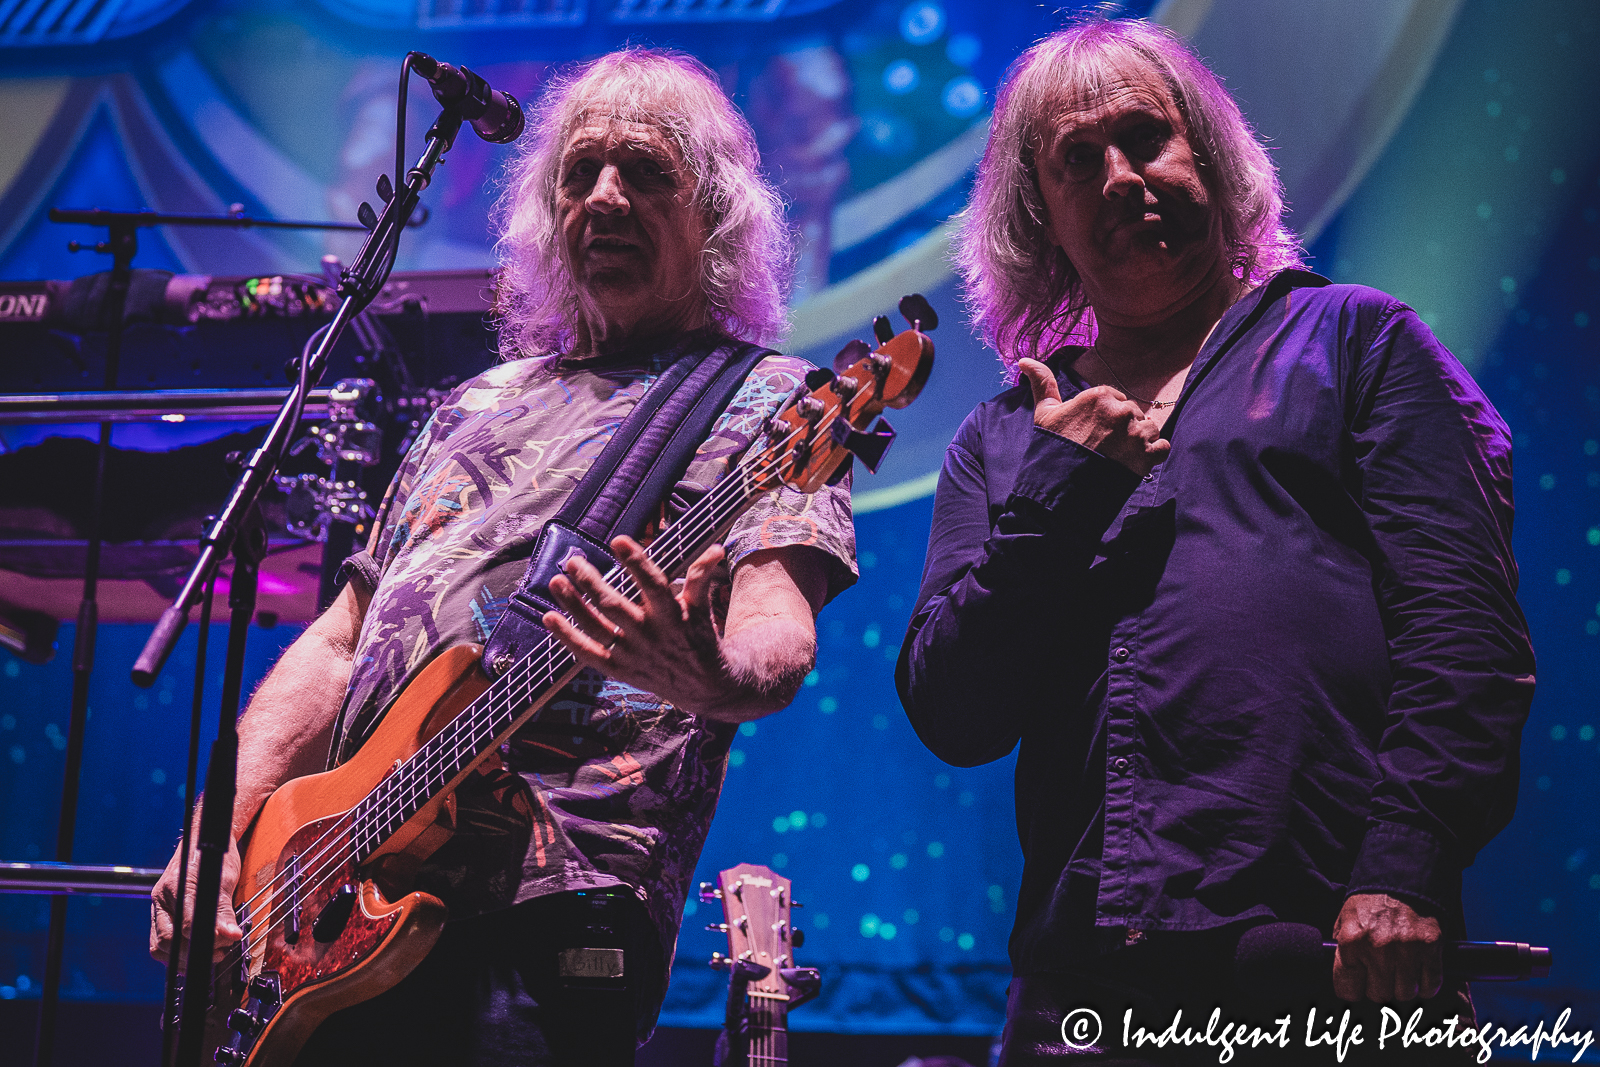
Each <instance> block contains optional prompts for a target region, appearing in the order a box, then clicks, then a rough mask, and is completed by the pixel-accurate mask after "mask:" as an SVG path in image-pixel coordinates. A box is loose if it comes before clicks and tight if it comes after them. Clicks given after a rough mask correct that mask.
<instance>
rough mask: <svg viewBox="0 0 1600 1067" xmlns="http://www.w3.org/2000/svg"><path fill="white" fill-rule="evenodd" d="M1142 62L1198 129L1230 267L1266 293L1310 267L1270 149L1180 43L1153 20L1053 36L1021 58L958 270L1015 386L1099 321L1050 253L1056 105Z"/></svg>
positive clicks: (1074, 276) (1077, 283)
mask: <svg viewBox="0 0 1600 1067" xmlns="http://www.w3.org/2000/svg"><path fill="white" fill-rule="evenodd" d="M1128 60H1132V61H1134V62H1135V63H1138V64H1139V65H1141V66H1143V65H1148V66H1150V67H1153V68H1155V70H1157V71H1159V72H1160V74H1161V77H1162V78H1163V80H1164V81H1165V82H1166V86H1167V90H1168V91H1169V92H1170V93H1171V94H1172V99H1173V102H1174V103H1176V104H1177V106H1178V110H1179V111H1180V113H1181V114H1182V115H1183V118H1184V121H1185V122H1186V123H1187V125H1188V131H1187V132H1188V136H1189V143H1190V146H1191V148H1192V150H1193V151H1194V154H1195V160H1196V163H1197V164H1198V166H1199V171H1200V175H1201V177H1202V179H1203V180H1204V181H1205V183H1206V187H1207V188H1208V189H1209V190H1210V192H1211V195H1212V197H1213V202H1214V204H1215V207H1216V210H1215V211H1214V212H1213V215H1212V226H1213V227H1214V230H1213V235H1214V236H1215V235H1216V233H1217V231H1220V236H1221V239H1222V242H1223V245H1224V247H1225V248H1226V249H1227V254H1228V258H1229V262H1230V265H1231V266H1232V269H1233V271H1234V273H1235V275H1237V276H1238V277H1239V278H1241V279H1244V280H1245V281H1247V282H1250V283H1251V284H1255V283H1258V282H1260V281H1262V280H1263V279H1265V278H1266V277H1267V276H1268V275H1270V274H1272V273H1273V272H1274V271H1277V270H1280V269H1282V268H1284V267H1289V266H1297V265H1299V264H1300V263H1301V261H1302V260H1301V252H1300V244H1299V241H1298V240H1297V239H1296V237H1295V236H1294V234H1292V233H1291V232H1290V231H1289V230H1288V229H1287V228H1286V227H1285V226H1284V224H1283V213H1284V203H1283V187H1282V185H1281V184H1280V183H1279V181H1278V172H1277V169H1276V168H1275V167H1274V166H1273V165H1272V161H1271V159H1269V158H1268V156H1267V151H1266V148H1265V147H1264V146H1263V145H1262V144H1261V142H1260V141H1259V140H1258V139H1257V138H1256V135H1255V133H1254V131H1253V130H1251V128H1250V126H1249V124H1248V123H1247V122H1246V121H1245V119H1244V116H1243V115H1242V114H1241V113H1240V112H1239V105H1238V104H1236V103H1235V102H1234V100H1233V97H1232V96H1231V95H1230V94H1229V93H1228V90H1227V89H1226V88H1225V87H1224V86H1223V84H1222V81H1221V79H1219V78H1218V77H1217V76H1216V75H1215V74H1213V73H1212V72H1211V70H1210V69H1209V68H1207V67H1206V65H1205V64H1204V63H1203V62H1201V60H1200V58H1199V57H1198V56H1196V55H1195V53H1194V51H1193V50H1192V49H1190V47H1189V46H1188V45H1187V44H1186V43H1184V42H1183V41H1182V40H1181V39H1179V38H1178V37H1177V36H1176V35H1175V34H1173V33H1171V32H1170V31H1168V30H1166V29H1164V28H1162V27H1160V26H1156V25H1153V24H1151V23H1149V22H1145V21H1143V20H1133V19H1106V18H1103V17H1094V18H1090V19H1087V20H1085V21H1083V22H1080V23H1078V24H1076V25H1073V26H1070V27H1068V28H1067V29H1064V30H1061V31H1059V32H1057V33H1054V34H1051V35H1050V36H1049V37H1046V38H1045V39H1044V40H1042V41H1040V42H1039V43H1038V44H1036V45H1034V46H1033V47H1032V48H1030V49H1028V50H1027V51H1026V52H1024V53H1023V54H1022V55H1021V56H1019V57H1018V58H1017V60H1016V62H1014V63H1013V64H1012V65H1011V69H1010V70H1009V71H1008V72H1007V74H1006V81H1005V85H1004V87H1003V88H1002V89H1001V91H1000V97H999V100H998V101H997V103H996V104H995V111H994V121H993V125H992V127H991V129H990V132H989V144H988V146H987V148H985V150H984V153H983V161H982V163H980V164H979V166H978V178H977V182H976V184H975V186H974V188H973V193H972V200H971V202H970V203H969V204H968V206H967V209H966V210H965V211H963V212H962V214H961V216H960V232H959V234H958V235H957V238H956V250H955V253H954V257H953V258H954V261H955V264H956V267H957V269H958V270H959V271H960V273H961V276H962V278H963V280H964V281H965V282H966V300H967V304H968V307H969V309H970V310H971V312H972V316H973V320H974V322H975V323H976V324H977V326H978V327H979V329H980V330H982V332H983V335H984V338H985V339H986V340H987V341H988V342H989V344H990V345H992V346H993V347H994V348H995V350H996V351H998V352H999V353H1000V359H1001V362H1003V363H1004V364H1005V365H1006V369H1007V370H1008V371H1010V372H1012V373H1013V374H1014V373H1015V372H1016V364H1017V360H1019V359H1022V358H1024V357H1029V358H1034V359H1042V358H1044V356H1046V355H1048V354H1049V353H1050V352H1051V351H1052V350H1053V349H1055V348H1056V347H1057V346H1059V345H1061V344H1063V343H1066V342H1067V341H1069V340H1085V341H1087V340H1088V339H1090V338H1091V337H1092V336H1093V333H1094V313H1093V311H1092V310H1091V309H1090V307H1089V303H1088V298H1087V297H1086V295H1085V294H1084V291H1083V285H1082V281H1081V279H1080V278H1079V275H1078V272H1077V269H1076V268H1075V267H1073V265H1072V263H1071V262H1070V261H1069V260H1068V259H1067V257H1066V254H1065V253H1064V252H1062V250H1061V249H1060V248H1059V247H1057V246H1056V245H1054V244H1052V243H1051V241H1050V233H1049V227H1048V218H1049V216H1048V213H1047V212H1046V210H1045V206H1044V202H1043V200H1042V199H1041V198H1040V194H1039V181H1038V172H1037V169H1036V167H1035V162H1034V154H1035V152H1036V151H1037V150H1038V148H1039V147H1040V146H1041V145H1042V144H1043V137H1044V133H1045V124H1046V123H1047V122H1048V118H1049V112H1050V108H1051V105H1052V103H1054V102H1056V101H1059V100H1060V99H1062V97H1063V96H1064V95H1066V96H1070V95H1073V94H1079V93H1081V94H1083V95H1085V96H1090V97H1092V96H1093V95H1095V92H1096V90H1097V89H1098V87H1099V86H1100V85H1101V84H1102V83H1103V81H1104V80H1105V78H1106V76H1107V75H1108V74H1112V73H1114V72H1116V71H1117V70H1118V69H1119V61H1120V63H1126V62H1127V61H1128Z"/></svg>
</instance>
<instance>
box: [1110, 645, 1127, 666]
mask: <svg viewBox="0 0 1600 1067" xmlns="http://www.w3.org/2000/svg"><path fill="white" fill-rule="evenodd" d="M1111 654H1112V655H1113V656H1115V657H1116V658H1117V662H1118V663H1126V662H1128V650H1127V649H1125V648H1119V649H1117V650H1116V651H1115V652H1113V653H1111Z"/></svg>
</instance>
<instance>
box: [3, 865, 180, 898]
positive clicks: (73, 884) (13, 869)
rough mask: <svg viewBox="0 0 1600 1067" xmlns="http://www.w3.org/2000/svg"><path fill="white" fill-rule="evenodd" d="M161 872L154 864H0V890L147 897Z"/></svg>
mask: <svg viewBox="0 0 1600 1067" xmlns="http://www.w3.org/2000/svg"><path fill="white" fill-rule="evenodd" d="M160 877H161V872H160V871H158V870H156V869H155V868H154V867H105V866H100V865H91V864H83V863H0V893H71V894H79V895H83V896H102V897H148V896H149V895H150V887H151V886H153V885H155V884H156V879H157V878H160Z"/></svg>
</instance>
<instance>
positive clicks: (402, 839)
mask: <svg viewBox="0 0 1600 1067" xmlns="http://www.w3.org/2000/svg"><path fill="white" fill-rule="evenodd" d="M481 651H482V650H481V649H480V648H479V646H477V645H463V646H459V647H457V648H453V649H450V650H449V651H447V652H445V653H443V654H442V655H440V656H439V658H437V659H436V660H434V662H433V663H431V664H429V665H428V667H427V668H425V669H424V670H423V671H422V672H421V673H420V674H419V675H418V676H417V677H416V678H415V679H414V680H413V681H412V683H411V684H410V685H409V686H407V687H406V689H405V690H404V692H403V693H402V694H401V695H400V697H399V698H398V699H397V700H396V702H395V704H394V706H393V707H391V708H390V709H389V712H388V714H387V715H385V716H384V718H383V721H382V723H381V724H380V725H379V727H378V729H377V730H376V731H374V733H373V735H372V736H371V737H370V738H369V739H368V740H367V742H366V743H365V744H364V745H362V747H361V749H360V751H358V752H357V753H356V755H355V756H354V757H353V758H351V760H350V761H349V762H348V763H346V764H344V765H343V766H341V767H339V768H338V769H336V770H332V771H328V772H327V773H325V774H316V775H311V776H308V777H305V778H299V779H296V780H295V781H292V782H290V783H288V784H287V785H284V786H283V787H282V788H280V789H278V790H277V791H276V792H275V793H273V794H272V796H271V797H270V798H269V799H268V800H267V802H266V804H265V805H263V807H262V809H261V812H260V814H259V815H258V816H257V817H256V820H255V822H254V823H253V824H252V826H251V828H250V831H249V833H248V835H247V837H246V839H245V843H244V845H243V853H242V855H241V861H242V863H241V871H240V876H239V884H238V888H237V890H236V891H235V893H234V908H235V912H236V913H237V915H238V918H239V922H240V925H241V926H243V927H244V929H245V939H244V941H243V942H242V946H243V950H242V952H241V950H240V947H237V946H236V947H235V950H234V952H233V954H232V955H231V956H230V957H229V958H228V960H227V962H225V963H223V964H219V965H218V971H217V974H216V976H215V992H214V996H213V1003H214V1005H216V1007H215V1008H214V1009H213V1011H212V1012H211V1016H210V1019H209V1025H208V1026H207V1030H208V1033H207V1037H208V1039H209V1040H208V1041H207V1044H208V1045H211V1046H213V1048H214V1055H215V1058H216V1061H217V1062H219V1063H233V1064H243V1065H247V1067H286V1065H288V1064H289V1063H291V1062H293V1060H294V1058H295V1056H296V1055H297V1054H298V1053H299V1051H300V1049H301V1047H302V1046H303V1045H304V1044H305V1042H306V1040H307V1039H308V1038H309V1037H310V1036H311V1032H312V1031H313V1030H315V1029H316V1027H317V1026H318V1024H320V1023H321V1022H322V1021H323V1020H324V1019H326V1018H327V1017H328V1016H329V1015H330V1014H332V1013H333V1012H335V1011H337V1010H339V1009H340V1008H344V1007H348V1006H350V1005H352V1004H357V1003H360V1002H361V1001H363V1000H367V999H370V998H371V997H374V996H376V995H377V994H379V993H381V992H383V991H384V990H386V989H388V988H390V987H391V986H393V985H394V984H395V983H396V982H398V981H400V979H402V978H404V977H405V976H406V975H407V974H409V973H410V972H411V970H412V969H413V968H414V967H416V965H417V964H418V963H420V962H421V961H422V958H423V957H424V956H426V955H427V954H428V952H429V950H430V949H432V948H433V945H434V942H436V941H437V940H438V939H439V934H440V932H441V931H442V930H443V928H444V923H445V918H446V911H445V906H444V904H442V903H441V902H440V901H439V899H438V898H437V897H434V896H430V895H429V894H427V893H415V892H406V891H405V890H406V887H407V885H408V884H409V881H410V878H411V875H412V874H414V872H415V870H416V867H417V865H418V864H419V863H420V862H421V861H422V860H424V859H426V858H427V857H428V856H429V855H431V854H432V853H433V852H434V851H435V850H436V849H438V848H439V846H440V845H442V844H444V842H445V841H446V840H447V839H448V838H449V837H450V835H451V833H452V832H453V830H454V815H455V795H454V793H453V792H452V793H447V794H440V795H438V796H435V797H433V798H432V799H431V800H430V801H429V802H428V803H427V804H425V805H424V806H423V807H422V808H421V809H420V810H418V811H417V812H416V814H414V815H412V816H411V817H410V818H409V819H407V820H406V822H405V823H404V825H402V826H401V828H400V829H399V830H398V831H396V832H395V833H393V834H392V835H390V836H389V837H388V838H387V839H386V840H384V841H383V843H382V844H381V845H379V846H378V847H377V849H376V851H371V852H369V851H368V850H367V849H364V848H362V847H360V841H359V840H358V838H359V836H360V834H361V823H360V822H359V821H358V820H355V819H353V818H352V817H351V812H352V811H353V810H354V809H355V808H356V807H357V806H358V805H359V804H360V803H361V802H362V801H363V800H365V799H366V798H368V797H369V796H371V795H372V794H373V793H374V791H375V790H377V789H378V788H379V786H380V785H382V784H383V781H384V779H386V778H388V777H389V776H390V775H392V774H394V773H396V772H397V771H398V770H399V769H400V768H401V767H402V766H403V765H404V764H405V762H406V761H407V760H408V759H409V758H410V757H411V756H412V755H414V754H415V753H416V752H417V751H418V750H419V749H420V748H422V746H423V745H424V744H425V743H426V742H427V741H428V740H430V739H431V738H433V737H434V736H435V735H436V734H438V733H439V731H440V730H442V729H443V728H445V727H446V726H448V725H449V724H450V723H451V722H452V720H454V719H455V718H456V715H457V713H459V712H460V711H461V709H462V708H464V707H466V706H467V705H469V704H471V702H472V701H473V700H475V699H476V698H477V697H478V696H479V695H480V694H482V693H483V692H484V690H486V689H487V688H488V686H489V681H488V679H487V678H486V677H485V676H484V674H483V672H482V670H481V668H480V659H479V657H480V655H481ZM363 855H364V856H365V858H364V859H363V860H361V861H360V862H358V860H357V857H358V856H363ZM230 1031H231V1033H230Z"/></svg>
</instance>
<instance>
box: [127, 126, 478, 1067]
mask: <svg viewBox="0 0 1600 1067" xmlns="http://www.w3.org/2000/svg"><path fill="white" fill-rule="evenodd" d="M461 122H462V118H461V112H460V110H459V109H458V108H446V109H445V110H444V112H443V113H442V114H441V115H440V116H439V118H438V120H437V121H435V122H434V124H433V128H432V129H430V130H429V131H428V145H427V148H426V150H425V151H424V152H423V154H422V159H421V160H420V161H418V163H417V165H416V166H415V167H413V168H412V169H411V171H410V172H409V173H408V174H407V175H406V181H405V185H404V187H403V188H402V189H400V190H397V191H396V192H395V195H394V197H393V198H392V199H390V200H389V202H388V204H387V205H385V207H384V210H383V214H382V215H381V216H379V218H378V221H377V225H375V226H373V228H372V231H371V232H370V233H369V234H367V239H366V240H365V241H364V242H362V245H361V251H360V252H359V253H358V254H357V255H356V259H355V262H354V263H352V264H351V266H350V269H349V270H348V271H345V272H344V273H343V274H342V275H341V276H340V286H339V291H340V295H341V296H343V297H344V301H343V302H342V303H341V304H340V305H339V310H338V312H337V313H336V314H335V315H334V317H333V321H332V322H331V323H329V324H328V325H327V326H326V327H324V328H323V331H321V332H322V339H321V341H320V343H319V344H318V345H317V346H316V348H315V349H314V350H313V351H311V352H309V353H303V354H302V359H304V360H305V361H306V363H305V365H304V366H303V367H302V368H301V374H300V380H299V382H298V383H297V384H296V386H295V388H294V390H293V391H292V392H291V393H290V396H289V399H288V400H287V401H285V403H284V406H283V410H281V411H280V412H279V413H278V417H277V419H276V420H275V421H274V422H273V424H272V428H271V429H270V430H269V431H268V432H267V436H266V439H265V440H264V441H263V442H262V443H261V445H260V447H258V448H257V449H256V450H255V451H254V452H252V453H251V454H250V456H249V458H248V459H247V460H246V461H245V469H244V471H243V472H242V473H241V475H240V477H239V480H238V481H237V482H236V483H235V484H234V487H233V492H232V493H231V495H230V496H229V498H228V502H227V503H226V504H225V505H224V507H223V509H222V511H221V512H219V513H218V517H217V521H216V522H214V523H212V524H211V527H210V528H209V529H208V530H207V532H206V536H205V538H204V539H203V540H202V547H201V550H200V559H199V560H198V561H197V562H196V563H195V566H194V569H193V570H192V571H191V572H190V573H189V578H188V580H187V581H186V582H185V583H184V587H183V590H182V591H181V592H180V593H179V594H178V598H177V600H176V601H174V603H173V605H172V606H171V607H169V608H167V610H166V611H165V612H163V613H162V616H161V619H160V621H159V622H158V623H157V624H156V628H155V632H154V633H152V634H151V635H150V639H149V640H148V641H146V642H145V647H144V649H143V651H141V652H140V653H139V658H138V660H137V661H136V662H135V664H134V668H133V680H134V683H135V684H137V685H141V686H146V687H148V686H150V685H151V684H153V683H154V681H155V678H156V675H157V674H158V673H159V672H160V670H161V667H162V665H163V664H164V663H165V662H166V660H167V656H168V655H170V654H171V652H172V647H173V645H174V644H175V643H176V642H177V639H178V636H179V635H180V634H181V633H182V632H183V628H184V627H185V626H186V625H187V624H188V619H189V609H190V607H191V606H193V604H194V603H195V600H196V599H197V595H198V592H199V589H200V587H201V584H202V583H203V582H204V581H207V580H209V577H210V576H211V575H214V574H215V573H216V572H217V569H218V568H219V567H220V566H221V563H222V558H223V556H225V555H226V554H227V553H228V552H230V551H231V552H232V553H233V556H234V569H233V577H232V588H231V591H230V595H229V598H228V602H229V605H230V607H231V608H232V610H233V617H232V620H231V624H230V628H229V633H228V657H227V666H226V668H225V670H224V672H223V679H222V709H221V713H220V714H219V716H218V724H217V740H216V742H215V743H214V744H213V745H212V747H211V763H210V765H209V766H208V767H207V769H206V791H205V796H204V797H203V799H202V800H201V804H200V838H199V844H198V846H197V847H198V848H199V851H200V866H199V870H198V872H196V875H195V905H194V915H193V917H192V919H191V921H190V923H189V930H190V933H189V952H188V961H187V966H186V968H185V971H184V989H183V1012H182V1018H181V1020H180V1023H179V1031H178V1052H177V1063H178V1065H179V1067H200V1052H201V1043H202V1040H203V1038H204V1035H205V1015H206V1011H207V1010H208V1008H209V1007H210V1001H211V984H212V983H211V956H212V948H213V946H214V945H215V941H216V917H217V907H218V903H219V901H218V895H219V893H220V891H221V886H222V861H223V858H224V857H225V856H226V854H227V850H228V847H229V845H230V844H231V839H232V829H233V826H232V824H233V803H234V796H235V787H236V783H237V778H236V774H237V771H238V755H239V734H238V731H237V723H236V721H235V720H236V719H237V716H238V707H239V697H240V692H241V690H242V686H243V678H244V642H245V637H246V635H247V634H248V632H249V624H250V616H251V615H252V614H254V610H255V592H256V568H257V567H258V566H259V564H260V560H261V557H262V555H264V554H265V551H266V533H265V530H264V529H263V528H262V526H261V521H260V513H259V511H258V509H257V508H256V506H255V504H256V499H257V497H258V496H259V495H260V493H261V490H262V488H264V487H265V486H266V484H267V482H268V481H270V480H271V478H272V474H273V472H274V471H275V470H276V468H277V464H278V461H279V460H280V459H281V458H282V456H283V453H284V450H285V449H286V448H287V447H288V443H289V438H290V436H291V435H292V434H293V432H294V430H295V428H296V426H297V425H298V423H299V421H300V408H301V405H302V404H303V403H304V400H305V392H306V391H307V390H309V389H310V388H311V386H313V385H315V384H316V382H317V380H318V378H320V377H321V375H322V371H323V368H324V367H325V366H326V365H327V358H328V354H329V353H330V352H331V351H332V350H333V346H334V345H335V344H337V343H338V341H339V338H340V336H341V335H342V334H343V333H344V330H345V328H346V327H347V326H348V325H349V324H350V321H351V319H353V318H354V317H355V316H356V315H357V314H359V313H360V312H361V310H362V309H363V308H365V307H366V306H367V305H368V304H370V303H371V302H372V301H373V299H374V298H376V296H377V295H378V293H379V291H380V290H381V289H382V288H383V283H384V281H385V280H386V279H387V278H388V276H389V271H390V269H391V268H392V267H393V266H394V256H395V250H396V249H397V248H398V246H399V241H400V233H401V231H402V229H403V228H404V227H405V225H406V220H407V219H409V218H410V217H411V212H412V211H413V210H415V209H416V206H417V199H418V197H419V196H420V195H421V193H422V190H423V189H425V188H427V186H428V183H429V182H430V181H431V180H432V176H433V172H434V170H435V169H436V168H437V167H438V165H439V164H440V163H441V162H442V161H443V160H444V154H445V153H446V152H447V151H449V149H450V146H451V145H452V144H453V143H454V142H455V137H456V134H457V133H459V132H460V130H461ZM313 337H315V335H313ZM308 347H309V345H308ZM257 543H259V549H257V548H256V545H257ZM252 557H253V558H252ZM247 598H248V610H246V599H247Z"/></svg>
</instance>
